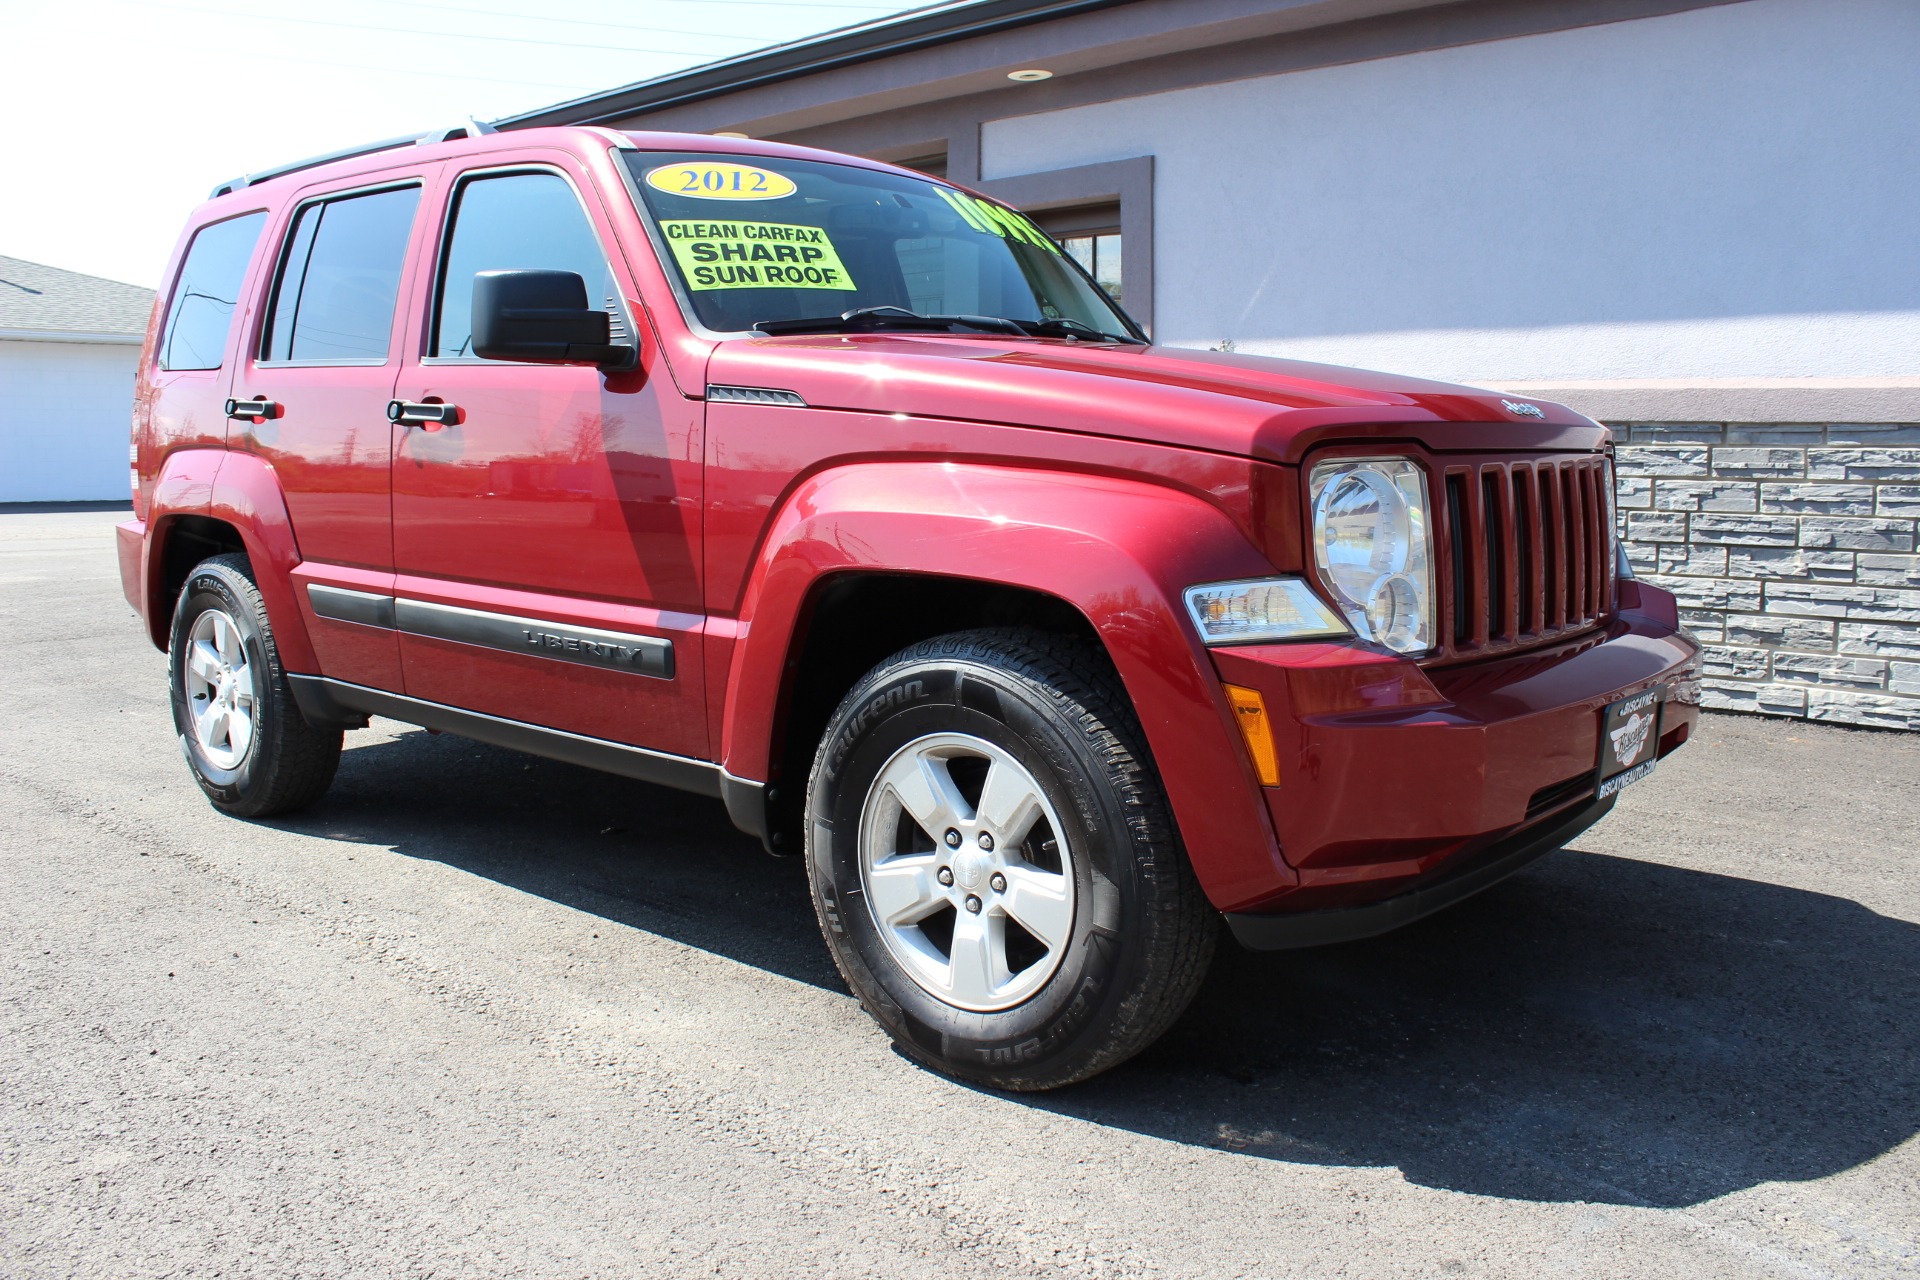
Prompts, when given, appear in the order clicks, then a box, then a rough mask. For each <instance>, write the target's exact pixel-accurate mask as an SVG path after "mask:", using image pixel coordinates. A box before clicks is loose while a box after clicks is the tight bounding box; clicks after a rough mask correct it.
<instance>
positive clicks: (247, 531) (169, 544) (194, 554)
mask: <svg viewBox="0 0 1920 1280" xmlns="http://www.w3.org/2000/svg"><path fill="white" fill-rule="evenodd" d="M236 551H237V552H240V553H242V554H244V555H245V556H246V557H247V561H248V563H249V564H250V565H251V566H252V568H253V572H254V578H255V581H256V584H257V586H258V587H259V591H260V596H261V599H262V600H263V601H264V602H265V603H266V607H267V620H268V622H269V623H271V624H272V626H273V637H274V644H275V647H276V648H278V650H279V651H280V657H281V661H282V662H283V663H284V664H285V665H286V667H287V669H288V670H290V671H311V670H314V669H315V663H314V656H313V646H312V643H311V642H310V641H309V639H308V638H307V629H306V623H305V620H304V619H303V618H302V617H301V615H300V609H299V606H298V605H297V603H296V602H295V600H294V597H293V586H292V580H291V579H290V578H289V577H288V574H289V572H290V571H291V570H292V569H293V567H294V566H295V565H297V564H299V563H300V547H299V543H298V542H297V540H296V539H295V538H294V533H293V522H292V520H291V519H290V518H289V517H288V515H287V503H286V498H285V496H284V495H283V494H282V493H281V491H280V482H279V478H278V477H277V476H276V475H275V474H274V472H273V468H272V467H271V466H269V465H268V464H267V463H266V462H265V461H264V460H262V459H260V458H257V457H254V456H253V455H251V454H245V453H224V452H215V451H211V450H183V451H182V452H180V453H177V454H175V455H173V456H172V457H170V458H169V459H168V460H167V464H166V466H165V467H164V468H163V470H162V472H161V480H160V482H159V483H158V484H156V486H155V489H154V498H153V504H152V506H151V507H150V509H149V514H148V517H147V550H146V578H147V599H148V608H147V630H148V634H149V635H150V636H151V637H152V639H153V642H154V644H156V645H157V646H159V647H160V648H161V649H165V648H166V647H167V643H168V638H169V635H170V633H171V631H172V627H173V610H174V605H175V603H176V602H177V601H178V599H179V596H180V588H181V587H182V586H184V585H185V583H186V580H187V575H188V574H190V573H192V572H193V567H194V566H195V565H197V564H199V563H200V562H201V561H203V560H206V559H208V558H209V557H211V556H216V555H222V554H225V553H228V552H236Z"/></svg>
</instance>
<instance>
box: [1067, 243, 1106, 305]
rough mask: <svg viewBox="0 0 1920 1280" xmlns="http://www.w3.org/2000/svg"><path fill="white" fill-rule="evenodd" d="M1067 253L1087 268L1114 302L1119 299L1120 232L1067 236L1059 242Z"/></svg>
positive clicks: (1088, 272)
mask: <svg viewBox="0 0 1920 1280" xmlns="http://www.w3.org/2000/svg"><path fill="white" fill-rule="evenodd" d="M1060 244H1061V247H1062V248H1064V249H1066V251H1067V255H1068V256H1069V257H1071V258H1072V259H1073V260H1074V261H1075V262H1077V263H1079V264H1080V265H1081V266H1083V267H1085V268H1086V269H1087V274H1088V275H1090V276H1092V277H1093V280H1094V283H1095V284H1097V285H1099V286H1100V287H1101V288H1102V289H1105V290H1106V291H1107V296H1108V297H1110V298H1112V299H1113V300H1114V301H1115V302H1118V301H1120V233H1119V232H1118V231H1106V232H1102V233H1100V234H1099V235H1086V236H1068V237H1066V238H1065V239H1063V240H1062V241H1061V242H1060Z"/></svg>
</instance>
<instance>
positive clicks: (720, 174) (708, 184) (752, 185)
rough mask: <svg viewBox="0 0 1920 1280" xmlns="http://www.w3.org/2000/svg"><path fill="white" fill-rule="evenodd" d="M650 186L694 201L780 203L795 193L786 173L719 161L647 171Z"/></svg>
mask: <svg viewBox="0 0 1920 1280" xmlns="http://www.w3.org/2000/svg"><path fill="white" fill-rule="evenodd" d="M647 185H648V186H650V187H652V188H653V189H654V190H655V191H665V192H667V193H668V194H670V195H676V196H691V197H692V198H693V199H695V200H778V199H779V198H780V197H781V196H790V195H792V194H793V193H794V190H795V188H794V185H793V179H792V178H789V177H788V176H787V175H786V174H784V173H775V172H774V171H773V170H771V169H762V168H760V167H759V166H758V165H751V164H733V163H731V162H728V161H720V160H714V161H702V162H700V163H697V164H663V165H661V166H660V167H659V168H657V169H649V170H647Z"/></svg>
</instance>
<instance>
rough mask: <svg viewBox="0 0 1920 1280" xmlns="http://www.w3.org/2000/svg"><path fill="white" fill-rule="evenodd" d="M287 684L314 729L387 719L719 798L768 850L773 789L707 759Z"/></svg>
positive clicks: (341, 684) (324, 684)
mask: <svg viewBox="0 0 1920 1280" xmlns="http://www.w3.org/2000/svg"><path fill="white" fill-rule="evenodd" d="M287 684H288V685H290V686H291V687H292V689H293V698H294V701H295V702H297V703H299V704H300V714H301V715H303V716H305V717H306V719H307V721H308V723H310V724H314V725H322V726H327V727H330V728H350V727H354V726H357V725H358V724H360V723H361V722H362V721H363V720H364V719H365V717H367V716H370V715H373V716H385V717H386V718H387V719H389V720H398V721H400V722H401V723H402V724H413V725H419V726H420V727H421V728H422V729H434V730H437V731H439V732H441V733H451V734H455V735H457V736H459V737H462V738H472V739H473V740H474V741H476V742H486V743H491V744H492V745H494V746H496V747H506V748H508V749H509V750H512V751H524V752H526V753H527V754H528V755H535V756H544V757H545V758H547V759H549V760H560V761H564V762H565V763H567V764H577V765H580V766H582V767H583V768H587V769H598V770H599V771H600V772H602V773H615V774H619V775H620V776H621V777H623V778H638V779H639V780H640V781H642V782H652V783H657V784H658V785H660V786H663V787H673V788H676V789H677V790H680V791H691V792H693V793H695V794H696V795H703V796H712V797H714V798H715V799H717V800H720V801H722V802H723V803H725V805H726V806H727V816H728V817H729V818H732V819H733V825H734V826H736V827H739V828H740V829H741V830H742V831H744V832H746V833H747V834H748V835H750V836H758V837H759V838H760V840H761V842H762V843H763V844H764V843H766V841H767V816H766V815H767V808H766V784H765V783H760V782H754V781H752V780H750V779H747V778H736V777H734V776H733V775H732V774H730V773H728V772H727V771H726V770H725V769H724V768H722V767H721V766H720V765H717V764H712V763H709V762H708V761H705V760H694V759H691V758H689V757H687V756H675V755H668V754H666V753H665V752H662V751H649V750H647V749H646V748H645V747H635V746H630V745H628V744H627V743H624V742H610V741H608V740H607V739H605V738H589V737H587V736H585V735H584V734H578V733H567V732H565V731H564V730H560V729H548V728H545V727H543V726H541V725H537V724H528V723H526V722H525V721H523V720H507V719H504V718H502V717H500V716H490V715H487V714H485V713H484V712H480V711H467V710H463V709H462V708H460V707H449V706H447V705H445V704H444V703H439V702H425V701H422V700H421V699H419V698H409V697H406V696H404V695H402V694H398V693H388V692H387V691H386V690H384V689H370V688H368V687H367V686H366V685H363V684H349V683H348V682H346V681H345V680H330V679H328V678H326V677H325V676H301V675H292V674H289V675H288V676H287Z"/></svg>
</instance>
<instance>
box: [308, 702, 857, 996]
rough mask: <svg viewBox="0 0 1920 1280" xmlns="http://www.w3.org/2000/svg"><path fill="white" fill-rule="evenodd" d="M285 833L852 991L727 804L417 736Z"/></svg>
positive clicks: (372, 749) (370, 749) (391, 746)
mask: <svg viewBox="0 0 1920 1280" xmlns="http://www.w3.org/2000/svg"><path fill="white" fill-rule="evenodd" d="M272 825H274V826H276V827H281V828H284V829H286V830H289V831H299V832H303V833H305V834H308V835H314V836H320V837H324V838H327V839H334V840H348V841H352V842H355V843H360V844H368V845H379V846H386V847H388V848H391V849H392V850H393V851H394V852H395V853H398V854H401V855H403V856H405V857H410V858H425V859H430V860H432V861H435V862H441V863H445V864H446V865H448V866H451V867H457V868H459V869H460V870H462V871H466V872H469V873H471V874H473V875H477V876H484V877H485V878H487V879H489V880H492V881H495V882H497V883H500V884H505V885H509V886H511V887H513V888H515V889H518V890H520V891H522V892H524V893H530V894H536V895H538V896H539V897H542V898H546V899H548V900H549V901H552V902H557V903H559V904H560V905H562V906H565V907H571V908H573V909H574V910H577V911H584V912H589V913H591V914H592V915H595V916H598V917H599V918H601V919H603V920H607V921H611V922H613V923H615V924H621V925H626V926H629V927H631V928H635V929H643V930H645V931H646V932H648V933H652V934H657V935H659V936H660V937H663V938H671V939H673V940H674V941H676V942H681V943H684V944H686V945H687V946H690V947H698V948H700V949H701V950H703V951H710V952H713V953H714V954H716V955H723V956H726V957H728V958H730V959H733V960H738V961H740V962H741V963H743V964H750V965H753V966H754V967H756V968H759V969H764V970H766V971H767V972H769V973H777V974H779V975H781V976H782V977H786V978H791V979H793V980H794V981H796V982H805V983H808V984H810V985H813V986H817V987H824V988H826V989H827V990H830V991H836V992H841V993H845V992H846V990H847V988H846V985H845V984H844V983H843V982H841V981H840V974H839V972H838V971H837V970H836V969H835V968H834V967H833V960H832V959H831V958H830V957H829V956H828V955H827V950H826V945H825V944H824V943H823V942H822V941H821V940H820V929H819V926H818V925H817V924H816V923H815V922H814V917H813V907H812V905H811V904H810V903H809V901H808V899H807V882H806V876H805V873H804V872H803V871H802V869H801V866H800V860H799V859H798V858H773V857H769V856H768V855H767V853H766V851H765V850H764V849H762V848H761V847H760V842H759V841H758V840H756V839H754V838H753V837H752V836H749V835H745V834H743V833H742V832H740V831H738V830H736V829H735V828H734V826H733V824H732V823H731V822H729V821H728V819H727V814H726V809H725V808H724V807H723V806H722V805H721V803H720V801H718V800H714V799H709V798H707V797H705V796H697V795H692V794H689V793H687V792H683V791H674V790H671V789H669V788H666V787H657V786H651V785H649V784H647V783H644V782H636V781H634V780H632V779H628V778H619V777H615V776H613V775H611V774H605V773H597V772H594V771H593V770H590V769H583V768H578V767H575V766H573V765H568V764H561V763H558V762H556V761H552V760H543V759H540V758H537V757H534V756H528V755H522V754H520V753H519V752H515V751H507V750H504V749H501V748H497V747H490V746H486V745H484V744H481V743H477V742H472V741H469V740H467V739H465V738H457V737H453V736H451V735H437V734H430V733H428V732H427V731H426V730H424V729H414V730H409V731H407V732H403V733H401V734H399V735H398V736H397V737H394V738H392V739H389V740H386V741H381V742H371V743H367V744H366V745H364V746H357V745H355V740H354V735H352V734H349V735H348V736H347V750H346V751H345V752H344V753H343V754H342V755H341V757H340V772H339V775H338V776H337V777H336V779H335V781H334V784H333V789H332V790H331V791H329V792H328V794H327V797H326V799H325V800H323V801H322V802H321V803H320V804H319V805H317V806H316V807H315V808H313V809H312V810H309V811H308V812H306V813H301V814H296V815H294V816H292V817H290V818H285V819H280V820H276V821H275V822H274V823H273V824H272Z"/></svg>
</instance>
